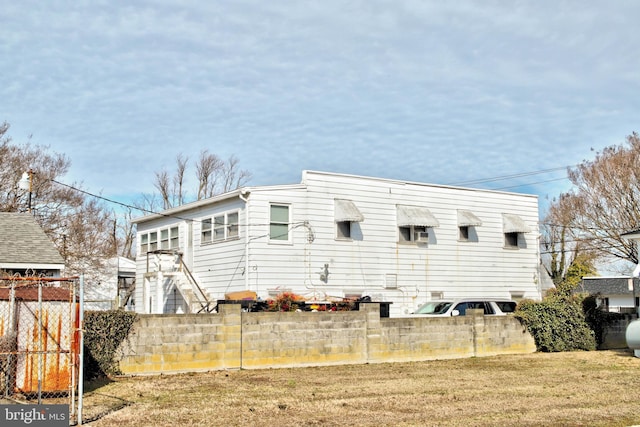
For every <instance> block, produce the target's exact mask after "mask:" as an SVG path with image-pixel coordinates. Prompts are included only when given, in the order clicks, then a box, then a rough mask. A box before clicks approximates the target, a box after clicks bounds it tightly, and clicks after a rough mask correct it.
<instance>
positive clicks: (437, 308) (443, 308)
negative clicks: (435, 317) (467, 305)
mask: <svg viewBox="0 0 640 427" xmlns="http://www.w3.org/2000/svg"><path fill="white" fill-rule="evenodd" d="M451 304H453V303H452V302H451V301H431V302H428V303H426V304H424V305H423V306H421V307H420V308H418V309H417V310H416V314H444V313H446V312H447V310H448V309H449V307H451Z"/></svg>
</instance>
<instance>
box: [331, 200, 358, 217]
mask: <svg viewBox="0 0 640 427" xmlns="http://www.w3.org/2000/svg"><path fill="white" fill-rule="evenodd" d="M335 221H336V222H346V221H349V222H362V221H364V216H362V214H361V213H360V211H359V210H358V208H357V206H356V205H355V204H354V203H353V202H352V201H351V200H346V199H335Z"/></svg>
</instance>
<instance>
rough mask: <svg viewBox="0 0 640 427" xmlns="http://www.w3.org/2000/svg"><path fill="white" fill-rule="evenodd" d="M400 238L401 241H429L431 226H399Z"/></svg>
mask: <svg viewBox="0 0 640 427" xmlns="http://www.w3.org/2000/svg"><path fill="white" fill-rule="evenodd" d="M398 240H399V241H400V242H401V243H411V242H414V243H428V242H429V227H423V226H421V225H410V226H404V227H398Z"/></svg>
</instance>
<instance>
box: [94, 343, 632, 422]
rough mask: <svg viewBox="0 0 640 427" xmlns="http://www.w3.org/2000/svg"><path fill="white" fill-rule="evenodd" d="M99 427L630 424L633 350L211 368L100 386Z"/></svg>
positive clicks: (96, 401)
mask: <svg viewBox="0 0 640 427" xmlns="http://www.w3.org/2000/svg"><path fill="white" fill-rule="evenodd" d="M91 388H92V391H90V392H89V393H87V395H86V396H85V401H84V415H85V420H86V419H87V418H91V417H97V416H98V413H99V412H102V411H104V410H106V409H107V408H109V407H113V406H114V405H120V406H123V405H127V406H124V407H121V409H118V410H115V411H113V412H111V413H109V414H107V415H104V416H101V417H100V418H98V419H96V420H95V421H93V422H90V423H87V422H86V421H85V424H87V425H91V426H96V427H98V426H109V427H111V426H118V427H126V426H135V427H141V426H172V427H177V426H313V425H316V426H345V425H347V426H542V425H544V426H556V425H557V426H630V425H634V424H640V359H638V358H634V357H633V354H632V352H631V351H630V350H621V351H598V352H595V351H594V352H571V353H551V354H549V353H535V354H524V355H511V356H496V357H484V358H470V359H456V360H438V361H428V362H413V363H384V364H367V365H341V366H331V367H316V368H296V369H269V370H236V371H212V372H207V373H198V374H180V375H162V376H153V377H149V376H147V377H126V378H117V379H115V380H113V381H110V382H106V383H103V384H93V385H92V387H91Z"/></svg>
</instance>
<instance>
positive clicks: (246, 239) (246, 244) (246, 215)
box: [238, 188, 257, 291]
mask: <svg viewBox="0 0 640 427" xmlns="http://www.w3.org/2000/svg"><path fill="white" fill-rule="evenodd" d="M249 194H251V192H250V191H249V190H247V189H245V188H243V189H242V190H240V194H239V196H238V197H240V200H242V201H243V202H244V230H245V231H244V288H245V290H247V291H248V290H250V289H249ZM256 290H257V289H256Z"/></svg>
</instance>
